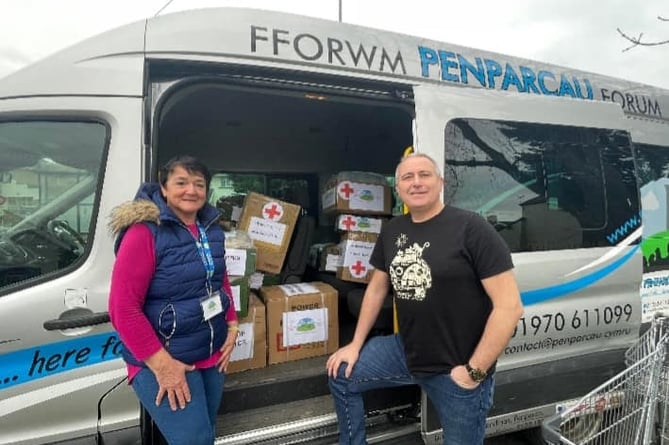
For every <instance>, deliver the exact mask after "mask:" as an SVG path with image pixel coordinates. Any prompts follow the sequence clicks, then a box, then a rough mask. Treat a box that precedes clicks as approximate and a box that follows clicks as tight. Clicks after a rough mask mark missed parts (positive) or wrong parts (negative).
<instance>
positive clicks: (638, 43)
mask: <svg viewBox="0 0 669 445" xmlns="http://www.w3.org/2000/svg"><path fill="white" fill-rule="evenodd" d="M657 19H658V20H660V21H662V22H669V18H666V17H662V16H660V15H658V16H657ZM616 30H617V31H618V34H620V35H621V36H622V37H623V38H624V39H625V40H627V41H628V42H632V44H631V45H630V46H628V47H627V48H625V49H623V52H625V51H629V50H630V49H632V48H635V47H637V46H658V45H666V44H669V39H667V40H662V41H657V42H647V41H646V42H644V41H643V40H642V39H643V33H639V37H633V36H629V35H627V34H625V33H624V32H623V31H622V30H621V29H620V28H616Z"/></svg>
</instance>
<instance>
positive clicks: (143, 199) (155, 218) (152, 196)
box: [109, 182, 167, 236]
mask: <svg viewBox="0 0 669 445" xmlns="http://www.w3.org/2000/svg"><path fill="white" fill-rule="evenodd" d="M166 209H167V204H166V203H165V201H164V200H163V197H162V195H161V192H160V184H158V183H155V182H145V183H143V184H142V185H141V186H140V187H139V189H138V190H137V193H136V194H135V199H134V200H132V201H129V202H125V203H123V204H121V205H119V206H117V207H115V208H114V209H112V211H111V214H110V215H109V230H110V231H111V233H112V235H114V236H118V235H122V234H123V232H124V231H125V230H127V229H128V227H130V226H131V225H133V224H136V223H140V222H153V223H156V224H160V219H161V213H164V212H165V210H166Z"/></svg>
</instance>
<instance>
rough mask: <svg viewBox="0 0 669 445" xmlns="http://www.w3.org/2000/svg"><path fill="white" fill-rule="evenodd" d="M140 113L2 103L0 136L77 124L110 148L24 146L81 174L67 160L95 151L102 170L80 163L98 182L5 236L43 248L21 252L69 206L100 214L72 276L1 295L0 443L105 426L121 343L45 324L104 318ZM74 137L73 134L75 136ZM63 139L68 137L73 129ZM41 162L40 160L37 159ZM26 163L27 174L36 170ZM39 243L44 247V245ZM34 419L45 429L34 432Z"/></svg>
mask: <svg viewBox="0 0 669 445" xmlns="http://www.w3.org/2000/svg"><path fill="white" fill-rule="evenodd" d="M10 110H11V111H10ZM141 110H142V102H141V100H139V99H131V98H102V97H95V98H85V97H84V98H82V97H57V98H55V97H54V98H32V99H17V100H4V101H0V133H2V134H3V135H6V134H8V132H7V131H3V128H4V127H2V126H3V125H5V126H11V125H13V124H14V123H15V122H16V123H22V124H23V125H31V124H32V123H33V122H35V123H40V122H47V123H49V126H50V127H56V128H57V127H58V125H61V124H62V125H70V123H75V124H76V122H79V121H81V122H90V125H96V126H101V127H103V128H106V130H105V135H104V140H102V139H101V140H100V141H101V144H103V145H101V146H96V147H93V146H91V147H86V146H81V147H80V146H78V145H68V144H77V143H78V140H76V139H72V140H71V141H69V142H68V139H67V135H62V136H63V139H62V141H61V140H58V139H56V138H54V137H53V135H57V134H59V133H55V132H54V133H53V135H50V136H52V137H50V138H49V139H50V140H41V139H40V138H39V136H40V135H39V134H33V135H28V136H27V137H28V138H33V141H34V143H39V144H44V147H45V148H44V149H45V150H47V149H50V150H51V153H52V155H51V157H50V158H49V159H52V161H53V160H55V161H56V162H57V163H58V164H64V163H65V162H66V161H67V160H69V161H70V162H72V164H71V165H77V164H76V162H77V158H72V157H71V156H70V155H69V154H68V153H67V150H69V151H73V150H74V151H76V150H78V149H81V150H87V149H89V148H90V149H91V150H92V149H95V150H99V152H100V153H101V155H102V157H101V158H100V162H102V163H101V164H100V165H90V166H89V167H85V166H84V165H83V162H82V164H81V166H79V165H77V167H78V168H79V167H81V168H90V169H91V172H92V173H95V175H96V177H97V178H98V179H92V180H91V181H89V182H86V180H83V181H80V182H78V183H76V184H74V186H72V187H71V188H69V189H68V190H65V191H63V192H61V195H60V196H57V197H55V198H54V199H52V200H50V201H48V202H46V203H45V204H44V205H43V206H42V207H41V208H40V209H39V210H38V211H36V212H33V213H32V214H30V215H28V216H27V217H25V218H23V220H22V221H21V222H20V223H18V224H15V225H14V227H11V228H9V230H8V232H7V233H5V235H7V236H8V237H9V239H13V240H14V241H15V242H16V243H19V244H20V245H21V246H22V247H23V248H25V249H28V251H30V252H35V250H34V249H39V247H40V245H39V244H35V245H33V244H30V245H29V244H25V243H28V240H27V238H25V237H22V234H23V233H29V234H31V235H39V236H43V237H44V236H46V235H45V232H41V230H42V229H41V227H42V226H43V224H45V223H46V222H47V221H50V220H51V219H53V218H58V217H59V215H61V214H62V212H63V211H66V214H68V213H67V212H69V210H67V209H66V208H70V207H72V206H75V207H78V208H79V211H80V212H81V211H86V212H87V210H84V209H83V207H82V205H83V204H81V203H82V202H86V201H87V199H84V200H83V201H82V199H83V196H84V195H86V194H90V195H91V196H93V197H92V198H91V199H92V200H93V201H94V202H97V203H99V210H98V211H97V212H95V211H94V212H92V214H91V218H93V220H92V221H91V223H90V227H92V228H93V229H94V232H92V233H88V234H87V235H86V237H87V241H86V246H85V251H83V252H82V253H81V254H80V257H79V258H78V259H77V260H76V261H74V262H73V263H72V264H71V265H68V266H64V265H59V266H54V268H55V270H54V271H53V272H49V271H48V270H50V269H46V268H45V269H44V270H45V271H46V273H44V274H42V275H39V276H37V277H36V278H30V279H28V280H26V281H24V282H19V283H17V284H16V286H15V288H16V290H12V287H11V286H10V287H5V288H3V289H2V291H1V293H0V313H1V314H2V320H3V322H2V326H1V327H0V355H2V359H1V360H0V369H1V370H2V372H1V373H0V377H1V378H2V380H0V382H2V386H0V392H1V393H2V397H0V443H43V442H51V441H56V440H65V439H70V438H75V437H80V436H88V435H91V436H95V434H97V429H98V421H99V419H98V401H99V400H100V399H101V398H102V396H103V395H104V394H105V393H106V392H107V391H109V389H110V388H111V387H112V386H114V385H115V384H116V383H117V382H119V381H121V380H122V379H123V378H124V376H125V365H124V364H123V362H122V360H121V359H120V358H119V357H120V355H119V354H120V342H119V340H118V336H117V335H116V334H115V332H113V331H112V329H111V325H110V324H109V323H102V324H91V325H89V326H82V327H77V328H71V329H63V330H60V329H45V327H44V324H45V322H47V321H51V320H56V321H58V320H59V319H60V320H61V321H62V320H63V319H66V318H67V317H69V316H71V315H72V314H78V315H81V314H83V316H85V317H86V316H90V315H92V314H96V313H102V314H104V313H106V311H107V300H108V294H109V279H110V270H111V267H112V264H113V259H114V256H113V239H112V237H111V236H110V235H109V231H108V228H107V221H108V220H107V215H108V214H109V212H110V211H111V209H112V208H113V206H114V205H116V204H118V203H119V202H120V201H119V200H121V201H122V200H128V199H131V198H132V197H133V195H134V192H135V189H136V184H138V183H139V181H140V178H141V172H142V165H143V160H142V156H141V150H131V151H128V150H127V147H129V146H134V147H138V146H141V144H140V142H141V125H142V120H141ZM87 125H88V124H87ZM77 128H78V127H73V129H74V130H76V129H77ZM19 130H20V129H19ZM67 130H68V131H70V130H71V129H70V127H69V126H68V128H67ZM19 136H21V135H18V133H17V141H18V142H20V141H22V140H23V139H19ZM21 137H22V136H21ZM105 141H106V144H107V145H106V146H105V145H104V144H105ZM61 143H62V145H59V144H61ZM4 147H5V148H6V147H7V145H4ZM32 148H33V149H37V148H38V146H33V147H32ZM17 149H19V150H22V149H23V147H22V146H18V147H17ZM27 149H30V147H26V150H27ZM3 150H4V148H3ZM83 153H84V152H83V151H82V155H83ZM27 154H28V153H27V152H26V155H27ZM35 154H36V155H37V156H39V151H36V152H35ZM7 155H8V153H6V152H4V151H3V152H2V153H0V157H2V158H3V159H7ZM31 155H32V154H31ZM83 156H85V155H83ZM19 162H20V160H19ZM26 162H27V163H28V164H27V165H30V164H29V162H31V161H26ZM20 165H22V164H18V165H17V169H15V170H14V172H15V173H16V175H17V177H18V174H19V172H21V170H19V169H18V168H19V167H20ZM49 168H50V167H49V165H48V163H47V164H44V167H43V169H44V172H45V173H41V174H42V175H43V177H42V180H41V184H42V193H46V191H47V190H48V189H49V187H50V186H49V184H50V183H49V182H48V179H47V178H46V177H45V175H47V174H48V173H46V171H48V170H49ZM27 171H30V170H29V169H28V170H27ZM77 171H78V170H77ZM81 171H82V172H83V170H81ZM97 172H100V173H97ZM93 178H94V177H93ZM15 181H19V182H20V180H18V179H15ZM52 182H53V181H52ZM45 184H46V188H44V187H45ZM79 189H81V191H80V190H79ZM70 196H71V198H70ZM95 196H97V198H95ZM86 206H87V204H86ZM96 217H97V219H95V218H96ZM73 221H74V220H73ZM73 224H74V223H73ZM88 227H89V226H88V224H86V225H85V226H84V225H82V226H81V228H80V230H82V231H84V230H86V231H87V230H88ZM14 232H16V233H15V234H14ZM17 236H18V237H19V238H17ZM43 239H44V241H41V242H42V243H46V241H47V240H48V238H43ZM31 249H33V250H31ZM31 254H32V253H31ZM43 261H44V260H42V262H43ZM44 267H46V266H44ZM122 410H123V411H125V412H133V411H134V414H136V411H137V410H136V407H135V408H134V409H133V407H132V406H130V407H127V406H126V407H123V409H122ZM35 419H42V421H40V422H39V423H35Z"/></svg>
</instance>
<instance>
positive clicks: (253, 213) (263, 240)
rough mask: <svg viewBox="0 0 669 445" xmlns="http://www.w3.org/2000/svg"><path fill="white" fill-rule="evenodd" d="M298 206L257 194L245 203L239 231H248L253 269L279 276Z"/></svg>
mask: <svg viewBox="0 0 669 445" xmlns="http://www.w3.org/2000/svg"><path fill="white" fill-rule="evenodd" d="M299 215H300V206H298V205H295V204H289V203H287V202H283V201H279V200H278V199H274V198H270V197H269V196H264V195H261V194H259V193H253V192H251V193H249V194H248V195H246V199H245V200H244V208H243V209H242V216H241V218H240V220H239V228H240V229H241V230H244V231H246V232H247V234H248V236H249V237H250V238H251V239H252V240H253V245H254V246H255V248H256V269H257V270H259V271H262V272H269V273H273V274H278V273H279V272H281V268H282V267H283V261H284V259H285V258H286V252H287V251H288V245H289V244H290V238H291V236H292V235H293V230H295V224H296V223H297V217H298V216H299Z"/></svg>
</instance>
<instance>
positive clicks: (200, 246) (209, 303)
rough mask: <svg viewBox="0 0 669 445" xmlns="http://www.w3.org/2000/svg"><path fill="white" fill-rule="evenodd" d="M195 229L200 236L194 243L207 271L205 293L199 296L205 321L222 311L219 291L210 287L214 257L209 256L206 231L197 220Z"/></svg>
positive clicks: (209, 250)
mask: <svg viewBox="0 0 669 445" xmlns="http://www.w3.org/2000/svg"><path fill="white" fill-rule="evenodd" d="M197 230H198V232H199V233H200V236H199V238H198V239H197V240H196V242H195V244H196V245H197V250H198V252H199V253H200V258H201V259H202V264H204V269H205V271H206V273H207V278H206V283H205V287H206V289H207V295H205V296H204V297H202V298H200V305H201V306H202V313H203V314H204V320H205V321H207V320H210V319H212V318H214V317H215V316H216V315H218V314H220V313H221V312H223V303H222V302H221V292H220V291H218V290H217V291H214V290H213V289H212V287H211V278H212V277H213V276H214V258H213V257H212V256H211V249H210V247H209V239H208V238H207V233H206V232H205V231H204V228H203V227H202V225H200V223H199V222H198V223H197Z"/></svg>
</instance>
